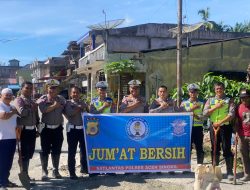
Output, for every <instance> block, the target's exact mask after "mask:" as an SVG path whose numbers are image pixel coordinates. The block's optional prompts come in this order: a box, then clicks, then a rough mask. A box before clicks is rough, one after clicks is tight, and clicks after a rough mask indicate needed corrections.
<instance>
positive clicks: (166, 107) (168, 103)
mask: <svg viewBox="0 0 250 190" xmlns="http://www.w3.org/2000/svg"><path fill="white" fill-rule="evenodd" d="M158 96H159V97H158V98H156V99H155V100H154V101H153V102H152V104H151V105H150V107H149V113H173V112H177V111H178V109H177V107H176V103H175V101H174V100H173V99H171V98H169V97H168V88H167V87H166V86H164V85H162V86H160V87H159V89H158Z"/></svg>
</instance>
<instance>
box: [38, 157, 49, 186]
mask: <svg viewBox="0 0 250 190" xmlns="http://www.w3.org/2000/svg"><path fill="white" fill-rule="evenodd" d="M48 157H49V155H44V154H43V153H42V152H40V159H41V164H42V178H41V180H42V181H47V180H48V179H49V178H48V169H47V167H48Z"/></svg>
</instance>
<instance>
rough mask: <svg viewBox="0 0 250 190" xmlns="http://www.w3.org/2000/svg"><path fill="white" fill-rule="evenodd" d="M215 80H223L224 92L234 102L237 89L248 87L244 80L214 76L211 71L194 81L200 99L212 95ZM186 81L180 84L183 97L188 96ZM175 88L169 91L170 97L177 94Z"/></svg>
mask: <svg viewBox="0 0 250 190" xmlns="http://www.w3.org/2000/svg"><path fill="white" fill-rule="evenodd" d="M216 82H223V83H224V85H225V93H226V94H227V96H229V97H232V98H234V99H235V102H236V103H238V102H239V101H240V100H239V91H240V89H241V88H247V89H250V85H249V84H247V83H245V82H238V81H235V80H229V79H227V78H226V77H223V76H221V75H220V76H215V75H213V73H211V72H210V73H207V74H205V75H204V76H203V79H202V81H201V82H194V83H196V84H197V85H199V86H200V93H199V97H200V98H201V99H208V98H209V97H212V96H214V95H215V94H214V83H216ZM187 86H188V83H185V84H184V85H183V86H182V92H183V93H182V94H183V99H187V98H188V90H187ZM176 92H177V89H173V90H172V91H171V93H170V95H171V97H172V98H176V95H177V93H176Z"/></svg>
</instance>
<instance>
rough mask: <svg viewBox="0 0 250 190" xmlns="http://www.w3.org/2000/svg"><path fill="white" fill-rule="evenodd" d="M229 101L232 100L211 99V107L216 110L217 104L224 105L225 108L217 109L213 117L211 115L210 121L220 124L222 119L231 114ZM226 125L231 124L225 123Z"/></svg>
mask: <svg viewBox="0 0 250 190" xmlns="http://www.w3.org/2000/svg"><path fill="white" fill-rule="evenodd" d="M229 101H230V98H227V97H226V98H225V99H220V100H219V99H216V98H211V99H210V107H211V108H214V107H215V105H216V104H217V103H223V106H222V107H220V108H217V109H216V110H215V111H214V112H213V113H212V114H211V115H210V121H211V122H213V123H214V122H218V121H220V120H222V119H224V118H225V117H226V116H227V115H228V113H229ZM223 124H224V125H229V122H226V123H223Z"/></svg>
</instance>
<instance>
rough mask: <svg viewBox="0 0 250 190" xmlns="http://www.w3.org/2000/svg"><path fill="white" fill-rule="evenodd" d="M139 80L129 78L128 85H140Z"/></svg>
mask: <svg viewBox="0 0 250 190" xmlns="http://www.w3.org/2000/svg"><path fill="white" fill-rule="evenodd" d="M140 84H141V82H140V81H139V80H131V81H129V83H128V85H129V86H140Z"/></svg>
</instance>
